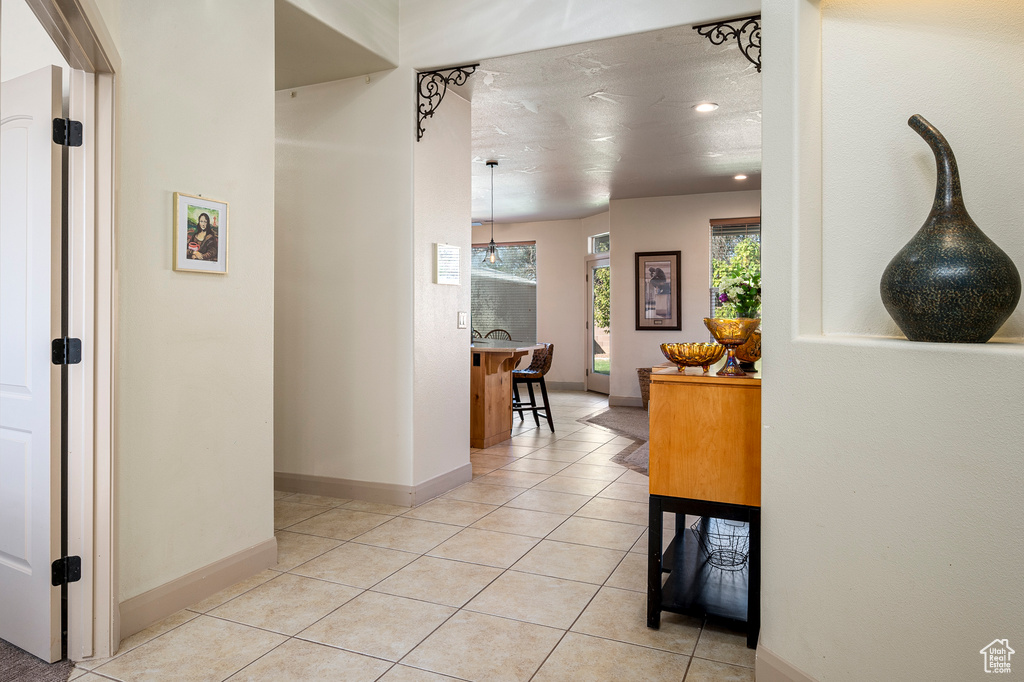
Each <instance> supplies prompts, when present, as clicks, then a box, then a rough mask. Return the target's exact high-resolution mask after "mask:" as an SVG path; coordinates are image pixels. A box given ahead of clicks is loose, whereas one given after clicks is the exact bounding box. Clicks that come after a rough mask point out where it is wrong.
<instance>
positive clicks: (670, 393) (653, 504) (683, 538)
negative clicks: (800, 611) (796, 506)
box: [647, 369, 761, 648]
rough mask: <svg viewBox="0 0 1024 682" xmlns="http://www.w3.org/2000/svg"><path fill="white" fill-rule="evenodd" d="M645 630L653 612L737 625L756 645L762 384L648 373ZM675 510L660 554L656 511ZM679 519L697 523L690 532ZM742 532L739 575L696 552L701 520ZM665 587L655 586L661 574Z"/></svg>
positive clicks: (703, 528)
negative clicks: (744, 551) (745, 530)
mask: <svg viewBox="0 0 1024 682" xmlns="http://www.w3.org/2000/svg"><path fill="white" fill-rule="evenodd" d="M650 433H651V435H650V467H649V469H650V478H651V482H650V493H651V494H650V535H649V540H648V543H649V556H648V576H647V577H648V582H647V625H648V627H652V628H657V627H658V626H659V625H660V623H661V612H662V611H671V612H673V613H684V614H690V615H696V616H704V615H709V616H714V617H717V618H719V619H721V620H725V621H728V622H732V623H734V624H736V625H744V626H745V629H746V631H747V646H749V647H751V648H754V647H756V646H757V636H758V632H759V630H760V623H761V613H760V592H761V590H760V582H761V380H760V378H759V377H758V375H753V376H752V377H748V378H732V377H717V376H714V375H703V374H699V375H698V374H684V373H680V372H678V371H676V370H675V369H670V370H658V371H655V372H652V374H651V399H650ZM666 511H669V512H674V513H675V515H676V523H675V529H674V531H675V532H674V534H673V539H672V542H671V544H670V545H669V547H668V549H667V550H665V552H664V555H663V554H662V551H661V548H662V539H663V528H662V525H663V524H662V518H663V515H662V514H663V512H666ZM686 514H691V515H694V516H699V517H701V523H700V525H699V526H698V528H697V529H691V528H688V527H687V526H686V523H685V518H686ZM712 518H713V519H725V520H733V521H742V522H745V523H748V524H749V554H748V560H747V564H746V567H744V568H743V569H741V570H739V571H727V570H722V569H719V568H715V567H713V566H711V565H710V564H709V563H708V562H707V560H706V557H705V555H704V553H703V551H702V550H701V549H700V547H699V546H698V542H699V539H700V535H701V533H704V534H706V533H707V532H708V527H709V519H712ZM663 573H668V574H669V576H668V580H667V581H666V582H665V584H664V586H663V585H662V574H663Z"/></svg>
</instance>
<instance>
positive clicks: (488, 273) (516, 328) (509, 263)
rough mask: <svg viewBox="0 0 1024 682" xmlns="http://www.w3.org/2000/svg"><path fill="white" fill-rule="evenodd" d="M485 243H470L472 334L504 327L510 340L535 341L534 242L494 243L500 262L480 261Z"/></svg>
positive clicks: (485, 246)
mask: <svg viewBox="0 0 1024 682" xmlns="http://www.w3.org/2000/svg"><path fill="white" fill-rule="evenodd" d="M486 254H487V245H486V244H474V245H473V267H472V269H471V271H470V282H471V285H470V286H471V293H470V298H471V300H472V303H471V308H470V310H471V314H472V316H473V319H472V327H473V336H486V335H487V334H488V332H491V331H494V330H504V331H507V332H508V333H509V336H511V337H512V340H513V341H518V342H522V343H524V344H533V343H536V342H537V243H536V242H518V243H515V244H498V257H499V258H500V259H501V262H499V263H496V264H494V265H491V264H487V265H484V264H483V261H484V256H485V255H486Z"/></svg>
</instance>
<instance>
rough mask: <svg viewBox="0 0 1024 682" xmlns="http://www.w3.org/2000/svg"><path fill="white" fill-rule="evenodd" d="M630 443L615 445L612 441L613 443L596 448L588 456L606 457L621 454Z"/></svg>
mask: <svg viewBox="0 0 1024 682" xmlns="http://www.w3.org/2000/svg"><path fill="white" fill-rule="evenodd" d="M632 443H633V442H632V441H631V442H629V443H616V442H614V441H613V442H609V443H605V444H604V445H602V446H601V447H599V448H597V449H596V450H594V451H593V452H592V453H590V454H592V455H606V456H613V455H617V454H619V453H620V452H622V451H623V450H625V449H626V448H627V447H629V446H630V445H632Z"/></svg>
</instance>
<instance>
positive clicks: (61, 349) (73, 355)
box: [51, 336, 82, 365]
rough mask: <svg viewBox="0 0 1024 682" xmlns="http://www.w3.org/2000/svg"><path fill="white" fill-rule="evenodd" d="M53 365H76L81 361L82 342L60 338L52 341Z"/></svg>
mask: <svg viewBox="0 0 1024 682" xmlns="http://www.w3.org/2000/svg"><path fill="white" fill-rule="evenodd" d="M51 351H52V355H53V364H55V365H77V364H78V363H80V362H81V361H82V340H81V339H70V338H68V337H66V336H65V337H62V338H59V339H54V340H53V344H52V345H51Z"/></svg>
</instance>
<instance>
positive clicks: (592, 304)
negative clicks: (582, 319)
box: [586, 258, 612, 395]
mask: <svg viewBox="0 0 1024 682" xmlns="http://www.w3.org/2000/svg"><path fill="white" fill-rule="evenodd" d="M611 272H612V268H611V261H610V259H608V258H601V259H598V260H591V261H587V300H588V305H587V309H588V310H587V355H586V358H587V373H586V377H587V390H588V391H597V392H598V393H604V394H605V395H608V391H609V386H608V384H609V383H610V378H611V373H612V335H611V305H610V303H611Z"/></svg>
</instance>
